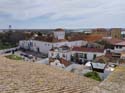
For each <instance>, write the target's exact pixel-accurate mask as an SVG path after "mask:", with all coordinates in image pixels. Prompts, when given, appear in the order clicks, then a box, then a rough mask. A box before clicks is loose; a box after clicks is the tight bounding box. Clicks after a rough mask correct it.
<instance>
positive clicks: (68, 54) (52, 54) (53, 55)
mask: <svg viewBox="0 0 125 93" xmlns="http://www.w3.org/2000/svg"><path fill="white" fill-rule="evenodd" d="M58 54H59V56H60V58H63V59H65V60H67V61H70V59H71V52H64V53H63V52H58V51H57V52H56V51H49V55H48V56H49V58H56V57H57V55H58ZM63 55H65V57H63Z"/></svg>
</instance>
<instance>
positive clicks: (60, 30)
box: [55, 28, 64, 32]
mask: <svg viewBox="0 0 125 93" xmlns="http://www.w3.org/2000/svg"><path fill="white" fill-rule="evenodd" d="M55 31H57V32H64V29H62V28H57V29H55Z"/></svg>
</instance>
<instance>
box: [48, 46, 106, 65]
mask: <svg viewBox="0 0 125 93" xmlns="http://www.w3.org/2000/svg"><path fill="white" fill-rule="evenodd" d="M105 54H106V50H104V49H97V48H85V47H73V48H69V47H66V46H62V47H60V48H55V49H51V50H50V51H49V58H57V59H58V58H63V59H65V60H67V61H72V62H78V63H80V62H81V63H83V62H84V61H85V60H94V59H95V58H96V57H99V56H103V55H105Z"/></svg>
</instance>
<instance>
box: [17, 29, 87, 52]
mask: <svg viewBox="0 0 125 93" xmlns="http://www.w3.org/2000/svg"><path fill="white" fill-rule="evenodd" d="M53 35H54V38H53V41H52V42H48V41H47V40H22V41H20V42H19V46H20V47H21V48H24V49H30V50H32V51H36V52H41V53H45V54H48V52H49V50H50V49H52V47H61V46H64V45H66V46H69V47H74V46H84V45H86V44H87V41H84V40H76V41H68V40H66V39H65V31H64V30H62V29H56V30H55V31H54V32H53ZM50 39H51V38H50Z"/></svg>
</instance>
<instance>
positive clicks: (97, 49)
mask: <svg viewBox="0 0 125 93" xmlns="http://www.w3.org/2000/svg"><path fill="white" fill-rule="evenodd" d="M72 51H81V52H100V53H103V52H104V49H99V48H85V47H73V49H72Z"/></svg>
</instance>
